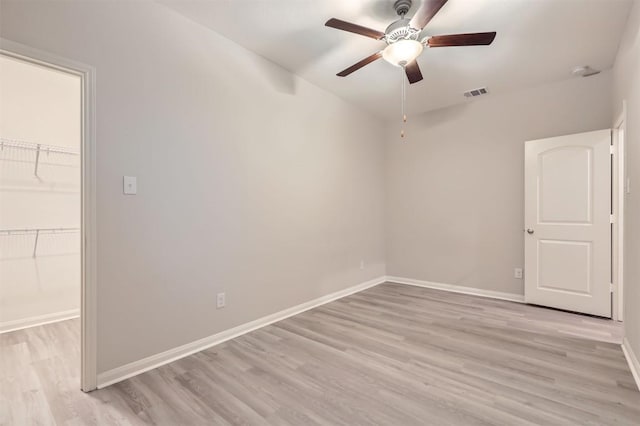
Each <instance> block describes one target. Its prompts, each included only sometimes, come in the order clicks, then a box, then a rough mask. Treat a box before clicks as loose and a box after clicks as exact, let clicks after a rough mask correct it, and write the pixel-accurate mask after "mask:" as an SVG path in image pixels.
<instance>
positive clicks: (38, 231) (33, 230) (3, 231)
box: [0, 228, 80, 258]
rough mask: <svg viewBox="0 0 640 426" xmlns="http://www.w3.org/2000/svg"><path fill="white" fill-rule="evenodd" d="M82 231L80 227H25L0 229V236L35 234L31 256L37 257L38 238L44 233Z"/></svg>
mask: <svg viewBox="0 0 640 426" xmlns="http://www.w3.org/2000/svg"><path fill="white" fill-rule="evenodd" d="M76 232H80V228H23V229H0V237H10V236H18V235H33V236H35V239H34V242H33V253H32V255H31V257H34V258H35V257H36V256H37V254H38V240H39V239H40V235H44V234H69V233H76Z"/></svg>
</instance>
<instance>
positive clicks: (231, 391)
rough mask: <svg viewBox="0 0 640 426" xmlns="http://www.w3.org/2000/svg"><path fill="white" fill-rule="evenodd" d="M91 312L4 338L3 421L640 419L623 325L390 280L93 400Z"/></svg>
mask: <svg viewBox="0 0 640 426" xmlns="http://www.w3.org/2000/svg"><path fill="white" fill-rule="evenodd" d="M79 327H80V324H79V321H78V320H69V321H64V322H60V323H55V324H48V325H45V326H40V327H33V328H31V329H26V330H21V331H16V332H12V333H6V334H3V335H0V368H2V376H0V425H21V424H57V425H136V426H137V425H167V426H173V425H262V424H264V425H296V426H297V425H349V426H351V425H429V424H432V425H613V424H616V425H639V424H640V392H639V391H638V389H637V388H636V385H635V382H634V380H633V377H632V375H631V372H630V371H629V368H628V366H627V362H626V360H625V358H624V355H623V353H622V351H621V348H620V343H621V340H622V335H623V329H622V327H621V325H620V323H616V322H614V321H609V320H605V319H601V318H594V317H589V316H583V315H577V314H572V313H568V312H562V311H557V310H551V309H545V308H541V307H536V306H529V305H524V304H518V303H513V302H507V301H501V300H494V299H487V298H481V297H475V296H470V295H465V294H456V293H448V292H443V291H438V290H432V289H425V288H419V287H412V286H406V285H398V284H392V283H386V284H382V285H379V286H376V287H373V288H370V289H368V290H365V291H363V292H360V293H357V294H354V295H351V296H348V297H346V298H343V299H339V300H336V301H334V302H331V303H329V304H326V305H323V306H320V307H318V308H315V309H312V310H310V311H306V312H303V313H301V314H299V315H296V316H294V317H291V318H288V319H286V320H283V321H280V322H277V323H275V324H272V325H270V326H267V327H264V328H262V329H259V330H256V331H253V332H251V333H249V334H246V335H244V336H240V337H238V338H235V339H232V340H230V341H227V342H225V343H223V344H221V345H218V346H216V347H212V348H209V349H207V350H204V351H202V352H199V353H196V354H193V355H191V356H189V357H186V358H183V359H180V360H177V361H175V362H173V363H171V364H168V365H165V366H162V367H160V368H157V369H155V370H152V371H149V372H147V373H144V374H141V375H139V376H136V377H133V378H131V379H128V380H125V381H123V382H121V383H118V384H115V385H112V386H110V387H108V388H106V389H102V390H98V391H95V392H92V393H90V394H84V393H82V392H81V391H80V390H79V364H80V360H79V359H80V351H79V338H80V337H79Z"/></svg>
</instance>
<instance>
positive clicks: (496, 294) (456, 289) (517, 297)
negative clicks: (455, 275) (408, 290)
mask: <svg viewBox="0 0 640 426" xmlns="http://www.w3.org/2000/svg"><path fill="white" fill-rule="evenodd" d="M387 281H389V282H392V283H397V284H406V285H413V286H416V287H426V288H433V289H436V290H444V291H450V292H453V293H463V294H471V295H473V296H482V297H490V298H492V299H500V300H508V301H510V302H518V303H524V295H521V294H515V293H503V292H500V291H491V290H482V289H479V288H474V287H462V286H459V285H454V284H443V283H435V282H431V281H422V280H414V279H413V278H402V277H391V276H387Z"/></svg>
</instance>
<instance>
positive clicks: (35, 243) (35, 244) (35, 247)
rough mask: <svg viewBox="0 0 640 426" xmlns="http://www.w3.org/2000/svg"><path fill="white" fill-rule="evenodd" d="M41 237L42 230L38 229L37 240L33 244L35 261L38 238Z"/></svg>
mask: <svg viewBox="0 0 640 426" xmlns="http://www.w3.org/2000/svg"><path fill="white" fill-rule="evenodd" d="M39 236H40V230H39V229H37V230H36V240H35V242H34V243H33V256H32V257H33V258H34V259H35V257H36V250H38V237H39Z"/></svg>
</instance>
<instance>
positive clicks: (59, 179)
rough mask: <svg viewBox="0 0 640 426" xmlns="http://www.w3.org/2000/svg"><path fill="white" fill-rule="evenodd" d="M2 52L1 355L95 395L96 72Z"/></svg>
mask: <svg viewBox="0 0 640 426" xmlns="http://www.w3.org/2000/svg"><path fill="white" fill-rule="evenodd" d="M0 47H1V49H0V357H1V358H3V359H4V360H5V362H6V363H7V367H9V366H12V367H11V368H10V371H14V372H15V374H16V377H15V378H14V379H15V383H16V385H17V386H19V383H20V377H24V376H25V371H28V370H30V369H33V368H34V366H37V365H40V367H42V365H41V364H42V363H43V361H46V363H47V367H48V368H49V369H51V370H53V371H51V372H50V373H51V374H55V377H59V378H62V377H64V380H59V382H58V383H57V385H58V386H62V387H66V388H68V390H69V391H72V390H76V391H77V390H78V388H81V389H82V390H85V391H89V390H93V389H95V376H96V373H95V364H96V363H95V346H96V345H95V308H94V307H95V290H94V286H95V278H94V267H93V265H94V262H92V259H93V256H92V253H95V249H94V248H93V241H94V240H95V237H94V235H95V231H93V226H94V223H95V221H94V220H93V212H94V208H93V205H94V201H93V200H94V198H93V190H92V188H93V187H94V185H93V181H94V179H93V178H92V176H93V175H92V170H94V167H93V163H94V161H93V153H94V149H93V141H94V138H93V133H92V132H93V119H92V112H93V85H92V82H93V70H92V69H91V68H90V67H86V66H83V65H80V64H76V63H73V62H71V61H67V60H64V59H62V58H58V57H54V56H52V55H48V54H45V53H43V52H39V51H35V50H33V49H30V48H29V47H27V46H23V45H20V44H17V43H13V42H10V41H7V40H2V39H0ZM14 367H15V368H14ZM36 370H38V369H36ZM12 374H14V373H12ZM37 374H40V371H37ZM40 379H41V380H42V379H43V378H40Z"/></svg>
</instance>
